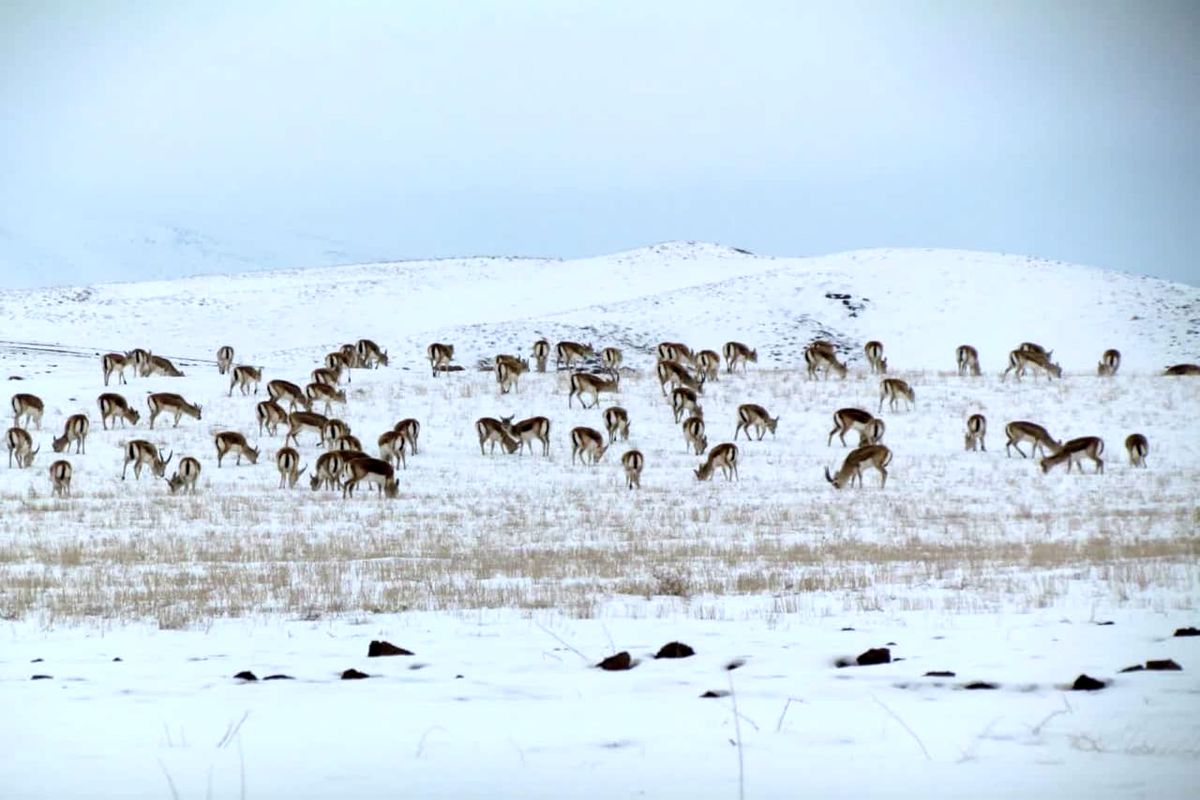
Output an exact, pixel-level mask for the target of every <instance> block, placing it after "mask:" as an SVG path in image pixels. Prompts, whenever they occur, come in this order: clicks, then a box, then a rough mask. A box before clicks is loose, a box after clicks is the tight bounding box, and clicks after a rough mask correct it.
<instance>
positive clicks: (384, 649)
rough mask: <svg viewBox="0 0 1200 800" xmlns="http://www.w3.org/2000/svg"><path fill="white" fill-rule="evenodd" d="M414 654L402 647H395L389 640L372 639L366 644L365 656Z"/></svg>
mask: <svg viewBox="0 0 1200 800" xmlns="http://www.w3.org/2000/svg"><path fill="white" fill-rule="evenodd" d="M411 655H415V653H413V652H412V651H411V650H405V649H404V648H403V647H396V645H394V644H392V643H391V642H382V641H372V642H371V644H370V645H368V646H367V658H378V657H379V656H411Z"/></svg>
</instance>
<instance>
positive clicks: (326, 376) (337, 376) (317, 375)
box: [310, 367, 350, 386]
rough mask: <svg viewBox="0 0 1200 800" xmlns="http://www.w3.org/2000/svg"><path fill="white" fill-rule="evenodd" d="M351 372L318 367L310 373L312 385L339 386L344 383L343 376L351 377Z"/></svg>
mask: <svg viewBox="0 0 1200 800" xmlns="http://www.w3.org/2000/svg"><path fill="white" fill-rule="evenodd" d="M349 374H350V370H348V369H346V370H342V369H330V368H329V367H317V368H316V369H314V370H313V371H312V373H310V377H311V378H312V383H323V384H325V385H326V386H337V385H338V384H339V383H341V382H342V376H343V375H349Z"/></svg>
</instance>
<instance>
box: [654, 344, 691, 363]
mask: <svg viewBox="0 0 1200 800" xmlns="http://www.w3.org/2000/svg"><path fill="white" fill-rule="evenodd" d="M655 352H656V353H657V354H658V360H659V361H678V362H679V363H680V364H682V363H683V362H685V361H686V362H687V363H689V364H695V363H696V356H695V354H694V353H693V352H692V348H690V347H688V346H687V345H686V344H684V343H683V342H660V343H659V345H658V347H657V349H656V351H655Z"/></svg>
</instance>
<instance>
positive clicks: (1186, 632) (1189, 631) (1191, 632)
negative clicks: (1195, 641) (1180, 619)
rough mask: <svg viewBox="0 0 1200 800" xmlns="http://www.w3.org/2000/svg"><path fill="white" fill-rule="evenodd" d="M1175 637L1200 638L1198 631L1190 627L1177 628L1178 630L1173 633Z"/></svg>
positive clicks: (1199, 630)
mask: <svg viewBox="0 0 1200 800" xmlns="http://www.w3.org/2000/svg"><path fill="white" fill-rule="evenodd" d="M1175 635H1176V636H1200V629H1198V628H1191V627H1188V628H1179V629H1178V630H1176V631H1175Z"/></svg>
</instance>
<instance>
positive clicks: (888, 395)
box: [879, 378, 917, 411]
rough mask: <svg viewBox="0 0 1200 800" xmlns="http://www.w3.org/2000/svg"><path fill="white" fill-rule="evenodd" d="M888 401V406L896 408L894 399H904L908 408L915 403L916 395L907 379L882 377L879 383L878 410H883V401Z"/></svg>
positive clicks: (893, 409)
mask: <svg viewBox="0 0 1200 800" xmlns="http://www.w3.org/2000/svg"><path fill="white" fill-rule="evenodd" d="M884 400H887V401H888V408H889V409H891V410H892V411H895V410H896V401H898V400H904V402H905V404H906V406H907V407H908V408H913V407H914V406H916V404H917V396H916V394H915V393H914V392H913V390H912V387H911V386H909V385H908V382H907V381H903V380H901V379H899V378H884V379H883V380H882V381H880V383H879V410H880V411H883V401H884Z"/></svg>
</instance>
